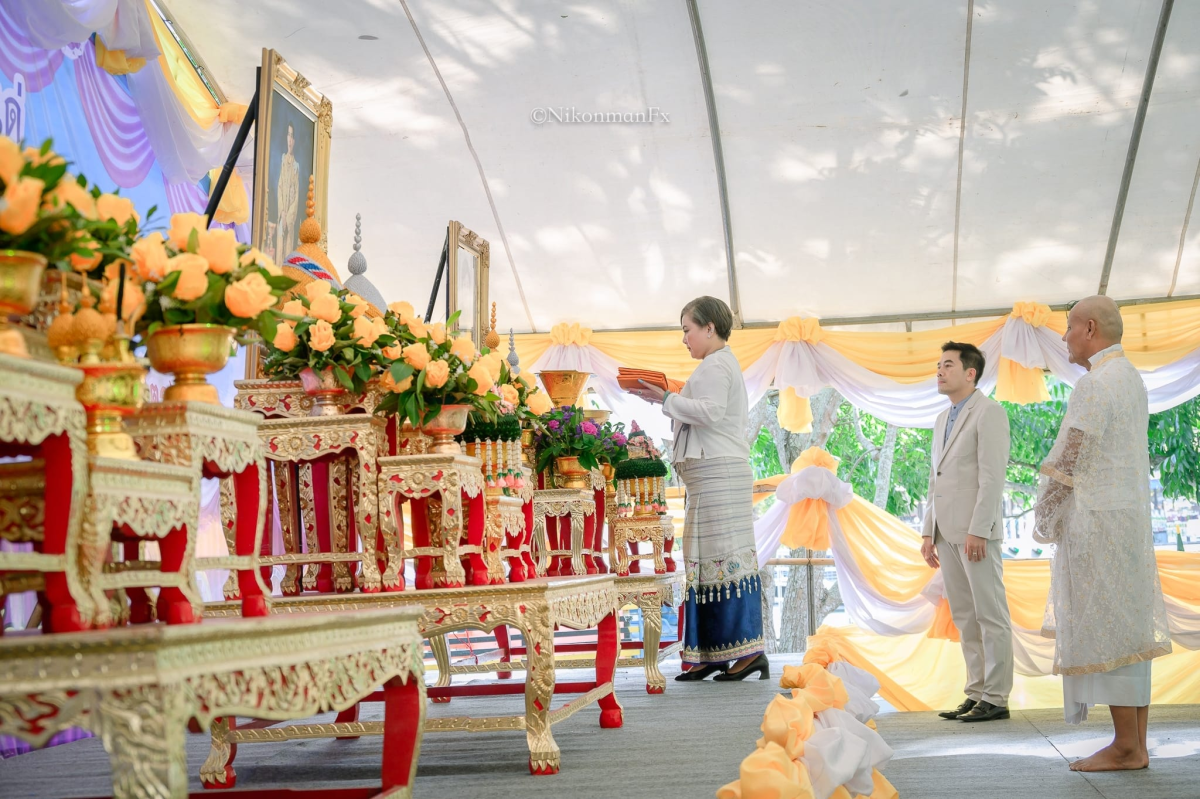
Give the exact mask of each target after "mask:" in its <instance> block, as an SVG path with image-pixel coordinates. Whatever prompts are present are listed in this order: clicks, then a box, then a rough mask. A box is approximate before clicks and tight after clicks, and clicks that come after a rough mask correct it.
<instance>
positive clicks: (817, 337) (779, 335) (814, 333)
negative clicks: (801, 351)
mask: <svg viewBox="0 0 1200 799" xmlns="http://www.w3.org/2000/svg"><path fill="white" fill-rule="evenodd" d="M823 338H825V331H823V330H821V320H820V319H813V318H812V317H807V318H802V317H799V316H789V317H788V318H787V319H784V320H783V321H782V322H780V323H779V327H777V328H776V329H775V340H776V341H807V342H808V343H809V344H820V343H821V339H823Z"/></svg>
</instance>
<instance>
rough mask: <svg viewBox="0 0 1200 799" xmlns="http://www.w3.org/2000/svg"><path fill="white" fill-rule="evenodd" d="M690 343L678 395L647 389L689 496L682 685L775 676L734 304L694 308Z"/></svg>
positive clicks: (704, 302) (686, 323) (685, 318)
mask: <svg viewBox="0 0 1200 799" xmlns="http://www.w3.org/2000/svg"><path fill="white" fill-rule="evenodd" d="M680 322H681V324H682V326H683V344H684V346H686V347H687V348H688V352H689V353H691V356H692V357H693V358H695V359H697V360H698V361H700V365H699V366H697V367H696V371H695V372H693V373H692V376H691V378H690V379H689V380H688V381H687V384H686V385H685V386H684V387H683V390H682V391H680V392H679V393H674V392H671V391H663V390H662V389H661V388H659V387H656V386H653V385H650V384H649V383H645V382H643V383H642V389H641V390H640V391H638V392H637V393H638V394H639V395H640V396H642V397H643V398H645V399H648V400H651V401H655V402H662V404H663V413H665V414H666V415H667V416H668V417H669V418H670V419H671V420H672V421H673V429H674V436H675V440H674V444H673V447H672V465H673V466H674V469H675V473H676V474H677V475H679V477H680V479H681V480H683V483H684V486H685V488H686V489H687V510H686V513H685V516H684V523H683V554H684V561H685V563H686V568H687V593H686V597H685V601H684V646H683V663H684V666H685V668H687V669H688V670H687V671H685V672H683V673H682V674H680V675H679V676H678V677H676V678H675V679H677V680H703V679H704V678H705V677H707V676H708V675H710V674H712V673H714V672H720V673H719V674H717V676H716V677H715V678H714V679H717V680H744V679H745V678H746V677H748V676H750V675H752V674H758V675H759V679H766V678H768V677H769V676H770V667H769V664H768V662H767V657H766V655H765V654H763V624H762V599H761V591H762V586H761V583H760V582H759V579H758V556H757V554H756V552H755V548H754V512H753V499H752V496H753V488H754V474H753V472H752V471H751V470H750V447H749V445H748V444H747V443H746V438H745V436H746V427H747V424H748V414H749V409H748V406H747V397H746V385H745V383H744V382H743V380H742V370H741V366H740V365H739V364H738V361H737V358H736V357H734V355H733V351H732V350H731V349H729V345H728V344H727V343H726V342H727V341H728V339H729V334H730V330H731V329H732V327H733V314H732V313H731V312H730V310H729V306H728V305H726V304H725V303H724V302H722V301H721V300H718V299H716V298H715V297H700V298H698V299H695V300H692V301H691V302H689V303H688V304H687V305H686V306H684V308H683V312H682V313H681V314H680Z"/></svg>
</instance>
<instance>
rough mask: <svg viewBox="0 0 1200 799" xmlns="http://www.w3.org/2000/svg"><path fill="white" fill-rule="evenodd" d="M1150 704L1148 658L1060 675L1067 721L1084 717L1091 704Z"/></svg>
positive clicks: (1071, 722)
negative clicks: (1096, 670)
mask: <svg viewBox="0 0 1200 799" xmlns="http://www.w3.org/2000/svg"><path fill="white" fill-rule="evenodd" d="M1148 704H1150V661H1149V660H1143V661H1142V662H1141V663H1130V664H1129V665H1128V666H1122V667H1121V668H1119V669H1113V670H1112V671H1101V672H1098V673H1096V674H1065V675H1063V716H1065V717H1066V720H1067V723H1068V724H1080V723H1082V722H1084V721H1087V717H1088V708H1089V707H1091V706H1092V705H1108V706H1109V707H1112V706H1114V705H1116V706H1117V707H1145V706H1146V705H1148Z"/></svg>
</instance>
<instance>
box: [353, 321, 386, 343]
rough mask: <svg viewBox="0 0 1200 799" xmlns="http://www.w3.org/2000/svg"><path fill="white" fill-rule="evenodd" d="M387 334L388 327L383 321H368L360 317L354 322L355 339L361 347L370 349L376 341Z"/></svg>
mask: <svg viewBox="0 0 1200 799" xmlns="http://www.w3.org/2000/svg"><path fill="white" fill-rule="evenodd" d="M376 322H378V324H376ZM386 332H387V325H386V324H385V323H384V321H383V320H382V319H368V318H367V317H365V316H360V317H358V318H357V319H355V320H354V337H355V338H357V339H358V344H359V346H361V347H370V346H371V345H372V344H374V343H375V340H376V339H378V338H379V337H380V336H382V335H383V334H384V333H386Z"/></svg>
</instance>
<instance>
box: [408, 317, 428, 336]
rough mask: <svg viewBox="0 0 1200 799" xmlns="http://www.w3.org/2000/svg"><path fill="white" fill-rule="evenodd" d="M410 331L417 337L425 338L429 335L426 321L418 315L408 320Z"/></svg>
mask: <svg viewBox="0 0 1200 799" xmlns="http://www.w3.org/2000/svg"><path fill="white" fill-rule="evenodd" d="M408 332H410V333H412V334H413V335H414V336H416V337H417V338H425V337H426V336H427V335H429V329H428V328H426V327H425V322H424V321H423V320H422V319H421V318H420V317H417V316H414V317H413V318H412V319H409V320H408Z"/></svg>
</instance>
